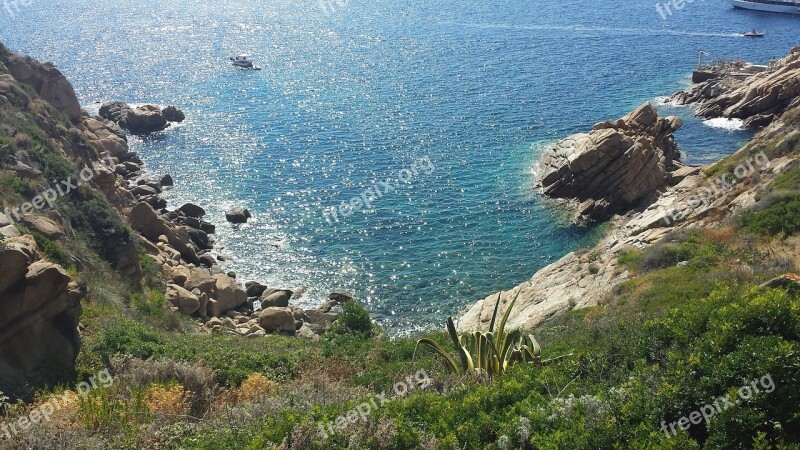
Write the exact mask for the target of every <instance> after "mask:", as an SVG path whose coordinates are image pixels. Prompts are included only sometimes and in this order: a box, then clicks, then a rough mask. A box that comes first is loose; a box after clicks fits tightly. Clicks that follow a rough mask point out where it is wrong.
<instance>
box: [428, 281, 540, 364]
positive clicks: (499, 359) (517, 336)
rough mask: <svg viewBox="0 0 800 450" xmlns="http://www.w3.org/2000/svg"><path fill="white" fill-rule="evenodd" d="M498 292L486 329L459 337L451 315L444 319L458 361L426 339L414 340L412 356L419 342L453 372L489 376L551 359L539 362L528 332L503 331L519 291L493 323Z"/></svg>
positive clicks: (537, 350) (498, 303)
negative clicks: (437, 355)
mask: <svg viewBox="0 0 800 450" xmlns="http://www.w3.org/2000/svg"><path fill="white" fill-rule="evenodd" d="M501 295H502V293H500V294H498V296H497V301H496V302H495V306H494V313H493V314H492V320H491V322H489V331H472V332H466V333H462V334H461V335H460V336H459V335H458V333H457V331H456V326H455V323H454V322H453V318H452V317H448V318H447V332H448V334H449V336H450V339H451V340H452V342H453V345H454V346H455V348H456V352H457V354H458V359H459V362H456V359H455V358H453V357H452V356H451V355H450V354H449V353H448V352H447V351H445V350H444V349H443V348H442V347H441V346H440V345H439V344H438V343H437V342H436V341H434V340H432V339H428V338H422V339H420V340H418V341H417V346H416V348H415V349H414V356H415V357H416V353H417V350H418V349H419V346H420V345H426V346H428V347H430V348H431V349H433V351H434V352H436V353H437V354H439V355H440V356H441V357H442V358H443V359H444V361H445V364H446V366H447V368H448V369H449V370H450V371H452V372H454V373H457V374H463V373H476V374H486V375H488V376H489V377H494V376H497V375H500V374H503V373H505V372H506V371H507V370H508V368H509V367H510V366H511V365H512V364H514V363H533V364H542V363H545V362H549V361H552V360H548V361H542V359H541V353H542V347H541V346H540V345H539V343H538V342H537V341H536V338H535V337H534V336H533V335H532V334H525V333H523V332H522V331H521V330H520V329H519V328H514V329H512V330H510V331H506V323H507V322H508V316H509V314H510V313H511V309H512V308H513V307H514V304H515V303H516V302H517V298H518V297H519V293H517V295H516V296H515V297H514V299H513V300H512V301H511V304H509V305H508V309H506V312H505V313H504V314H503V317H502V318H501V319H500V322H499V323H497V313H498V311H499V309H500V296H501ZM495 324H497V327H495Z"/></svg>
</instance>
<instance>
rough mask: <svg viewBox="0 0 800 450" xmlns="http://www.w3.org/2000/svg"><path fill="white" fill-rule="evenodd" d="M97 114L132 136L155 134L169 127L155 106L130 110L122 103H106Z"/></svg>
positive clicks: (130, 108)
mask: <svg viewBox="0 0 800 450" xmlns="http://www.w3.org/2000/svg"><path fill="white" fill-rule="evenodd" d="M99 114H100V117H102V118H104V119H107V120H110V121H112V122H114V123H116V124H117V125H119V126H120V127H122V128H125V129H126V130H128V131H130V132H131V133H133V134H148V133H155V132H157V131H162V130H164V129H165V128H167V127H168V126H169V122H168V121H167V119H166V118H165V117H164V114H163V112H162V111H161V108H159V107H158V106H155V105H144V106H138V107H136V108H132V107H131V106H129V105H127V104H125V103H122V102H108V103H104V104H103V105H101V106H100V111H99Z"/></svg>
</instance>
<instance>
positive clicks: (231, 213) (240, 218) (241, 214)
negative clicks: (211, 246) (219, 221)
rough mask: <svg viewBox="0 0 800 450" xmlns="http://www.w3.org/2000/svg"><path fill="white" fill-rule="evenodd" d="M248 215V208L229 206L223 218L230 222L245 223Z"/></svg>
mask: <svg viewBox="0 0 800 450" xmlns="http://www.w3.org/2000/svg"><path fill="white" fill-rule="evenodd" d="M250 217H252V216H251V215H250V210H248V209H247V208H243V207H241V206H237V207H234V208H231V209H229V210H228V212H226V213H225V219H226V220H227V221H228V222H230V223H246V222H247V219H249V218H250Z"/></svg>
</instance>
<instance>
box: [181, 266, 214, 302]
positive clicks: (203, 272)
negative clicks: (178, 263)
mask: <svg viewBox="0 0 800 450" xmlns="http://www.w3.org/2000/svg"><path fill="white" fill-rule="evenodd" d="M216 285H217V279H216V277H215V276H214V275H212V274H211V271H210V270H208V269H204V268H200V267H192V268H189V276H188V277H187V279H186V281H185V282H184V283H183V287H184V288H186V289H187V290H188V291H193V290H195V289H199V290H200V292H205V293H206V294H208V295H209V296H210V297H213V294H214V290H215V288H216Z"/></svg>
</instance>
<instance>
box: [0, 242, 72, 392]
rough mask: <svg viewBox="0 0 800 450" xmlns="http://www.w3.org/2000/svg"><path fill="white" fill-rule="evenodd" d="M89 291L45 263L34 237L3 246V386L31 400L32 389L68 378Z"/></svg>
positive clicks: (0, 309) (0, 320) (0, 350)
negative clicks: (79, 324) (84, 299)
mask: <svg viewBox="0 0 800 450" xmlns="http://www.w3.org/2000/svg"><path fill="white" fill-rule="evenodd" d="M85 294H86V291H85V288H84V287H82V286H80V285H79V284H78V283H76V282H75V281H73V279H72V278H71V277H70V276H69V275H68V274H67V272H66V271H65V270H64V269H63V268H61V267H60V266H58V265H55V264H52V263H49V262H46V261H42V260H41V259H40V257H39V255H38V249H37V247H36V243H35V242H34V240H33V238H32V237H31V236H28V235H25V236H20V237H15V238H10V239H6V240H4V241H2V242H1V243H0V386H3V391H4V392H5V393H6V394H11V395H12V397H17V396H20V397H27V396H28V395H29V394H30V392H29V390H28V388H29V387H31V386H37V385H42V384H46V383H50V384H55V383H58V382H59V381H62V380H63V379H64V378H63V377H65V376H68V375H69V374H70V373H71V372H72V371H73V370H74V365H75V358H76V357H77V355H78V350H79V349H80V337H79V334H78V320H79V317H80V314H81V305H80V300H81V298H83V297H84V296H85Z"/></svg>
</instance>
